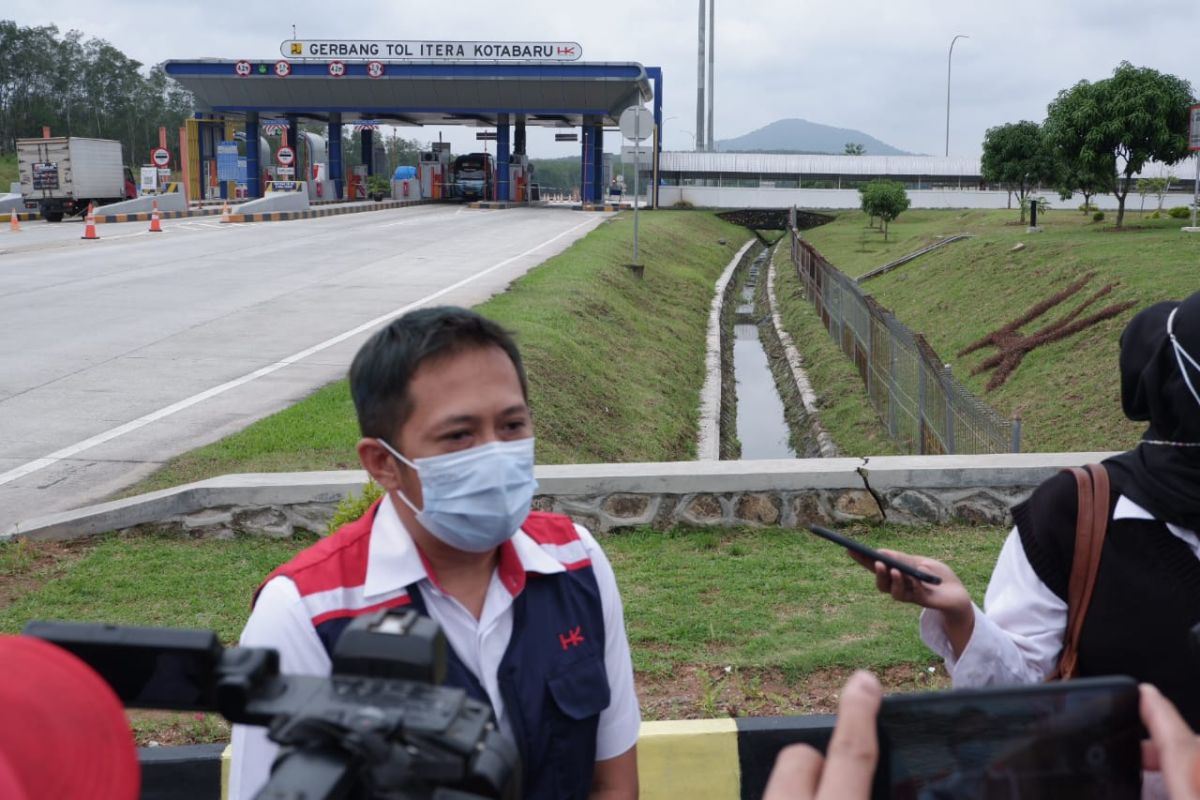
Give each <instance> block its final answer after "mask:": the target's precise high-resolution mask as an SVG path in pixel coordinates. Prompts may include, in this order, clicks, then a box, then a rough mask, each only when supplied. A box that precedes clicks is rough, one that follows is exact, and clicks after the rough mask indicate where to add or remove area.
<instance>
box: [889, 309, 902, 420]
mask: <svg viewBox="0 0 1200 800" xmlns="http://www.w3.org/2000/svg"><path fill="white" fill-rule="evenodd" d="M887 332H888V431H889V432H890V433H891V435H892V438H893V439H895V438H896V437H897V436H898V435H899V433H900V431H899V430H898V429H897V428H896V398H897V397H898V396H899V394H900V393H899V392H898V391H896V334H895V333H893V332H892V327H891V326H890V325H889V326H888V329H887Z"/></svg>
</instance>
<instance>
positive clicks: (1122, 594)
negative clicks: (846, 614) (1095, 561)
mask: <svg viewBox="0 0 1200 800" xmlns="http://www.w3.org/2000/svg"><path fill="white" fill-rule="evenodd" d="M1120 371H1121V403H1122V406H1123V408H1124V410H1125V414H1126V415H1127V416H1128V417H1129V418H1130V419H1132V420H1136V421H1144V422H1148V423H1149V427H1148V428H1147V429H1146V432H1145V435H1144V436H1143V439H1142V441H1140V442H1139V443H1138V445H1137V447H1135V448H1134V449H1133V450H1130V451H1128V452H1126V453H1121V454H1120V455H1117V456H1114V457H1112V458H1109V459H1107V460H1106V461H1104V466H1105V468H1106V469H1107V472H1108V474H1109V477H1110V497H1109V498H1108V510H1109V514H1108V516H1109V519H1108V525H1107V532H1106V535H1105V538H1104V546H1103V549H1102V550H1101V555H1100V562H1099V567H1098V570H1097V573H1096V582H1095V589H1094V591H1093V594H1092V598H1091V602H1090V605H1089V606H1088V609H1087V614H1086V616H1085V617H1084V621H1083V627H1082V629H1081V631H1080V636H1079V642H1078V645H1079V647H1078V664H1077V666H1078V670H1077V674H1078V675H1080V676H1087V675H1114V674H1120V675H1130V676H1132V677H1134V678H1136V679H1138V680H1140V681H1144V682H1147V683H1152V684H1155V685H1156V686H1158V687H1159V689H1161V690H1162V692H1163V694H1165V695H1166V696H1167V697H1168V698H1169V699H1171V700H1172V701H1174V703H1175V704H1176V705H1177V706H1178V707H1179V710H1180V712H1181V713H1182V714H1183V715H1184V717H1185V718H1186V719H1187V720H1188V722H1189V723H1190V724H1191V726H1192V727H1193V728H1200V681H1197V680H1196V676H1197V675H1200V660H1198V659H1197V657H1196V656H1194V655H1192V651H1193V649H1194V648H1193V645H1192V641H1191V637H1190V636H1189V633H1190V631H1191V630H1192V628H1193V627H1195V626H1197V625H1200V537H1198V536H1197V532H1200V292H1197V293H1196V294H1193V295H1192V296H1191V297H1189V298H1188V299H1186V300H1184V301H1182V302H1165V303H1157V304H1155V305H1153V306H1150V307H1149V308H1147V309H1145V310H1143V311H1141V312H1140V313H1138V314H1137V315H1136V316H1135V317H1134V318H1133V319H1132V320H1131V321H1130V323H1129V325H1128V326H1126V328H1125V331H1124V333H1123V334H1122V335H1121V354H1120ZM1077 511H1078V497H1077V489H1076V483H1075V479H1074V478H1073V477H1072V476H1071V475H1070V474H1069V473H1067V472H1062V473H1059V474H1058V475H1055V476H1054V477H1053V478H1050V479H1049V480H1047V481H1046V482H1045V483H1043V484H1042V485H1041V486H1039V487H1038V488H1037V489H1036V490H1035V491H1034V492H1033V494H1032V495H1031V496H1030V497H1029V499H1028V500H1026V501H1025V502H1023V503H1020V504H1019V505H1017V506H1016V507H1015V508H1014V509H1013V519H1014V520H1015V522H1016V526H1015V527H1014V528H1013V530H1012V533H1010V534H1009V537H1008V539H1007V540H1006V541H1005V543H1004V547H1003V549H1002V550H1001V552H1000V556H999V558H998V559H997V562H996V567H995V569H994V570H993V572H992V578H991V582H990V583H989V585H988V590H987V595H986V598H985V601H984V607H985V608H986V609H987V611H986V613H984V611H982V610H980V609H979V608H978V607H977V606H975V605H974V604H973V603H972V602H971V598H970V596H969V595H968V593H967V591H966V589H965V588H963V585H962V583H961V582H960V581H959V580H958V578H957V577H956V576H955V575H954V572H953V571H951V570H950V568H949V567H947V566H946V565H945V564H942V563H940V562H937V561H934V560H932V559H926V558H922V557H920V556H909V555H905V554H895V555H897V556H898V557H900V558H902V559H905V560H907V561H909V562H910V563H912V564H914V565H915V566H917V567H918V568H920V569H922V570H925V571H927V572H932V573H934V574H936V575H938V576H940V577H941V578H942V583H941V584H940V585H937V586H932V585H929V584H926V583H920V582H917V581H913V580H912V579H910V578H906V577H905V576H902V575H901V574H900V573H899V572H898V571H897V570H888V569H887V568H886V567H885V566H884V565H883V564H879V563H870V562H863V561H861V559H858V560H860V563H863V566H865V567H867V568H868V569H871V570H872V571H873V572H874V573H875V576H876V585H877V586H878V588H879V590H880V591H882V592H885V593H888V594H891V595H892V596H893V597H894V598H896V599H897V600H901V601H905V602H911V603H916V604H918V605H921V606H923V607H924V608H925V609H926V610H925V611H924V612H922V614H921V638H922V639H923V640H924V641H925V643H926V644H927V645H929V646H930V647H931V648H932V649H933V650H935V651H936V652H938V653H939V654H940V655H942V656H943V657H944V658H945V659H946V667H947V669H948V670H949V671H950V674H951V677H952V678H953V680H954V685H955V686H956V687H962V686H982V685H989V684H1018V683H1036V682H1039V681H1043V680H1046V679H1047V678H1049V677H1051V676H1052V675H1053V674H1054V673H1055V670H1056V668H1057V666H1058V659H1059V656H1060V654H1061V651H1062V649H1063V642H1064V640H1065V637H1066V627H1067V597H1068V583H1069V578H1070V574H1071V564H1072V561H1073V559H1074V546H1075V525H1076V516H1077Z"/></svg>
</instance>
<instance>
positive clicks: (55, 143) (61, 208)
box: [17, 136, 137, 222]
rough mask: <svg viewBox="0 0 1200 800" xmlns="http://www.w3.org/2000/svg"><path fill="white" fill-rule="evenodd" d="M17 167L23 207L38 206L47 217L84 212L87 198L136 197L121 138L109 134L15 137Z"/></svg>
mask: <svg viewBox="0 0 1200 800" xmlns="http://www.w3.org/2000/svg"><path fill="white" fill-rule="evenodd" d="M17 166H18V169H19V172H20V177H21V196H22V197H23V198H24V202H25V208H27V209H36V210H38V211H40V212H41V215H42V219H44V220H46V221H47V222H61V221H62V218H63V217H64V216H68V215H74V214H82V213H84V212H85V211H87V208H88V205H89V204H91V203H95V204H96V205H98V206H102V205H104V204H105V203H115V202H117V201H119V200H126V199H130V198H133V197H136V196H137V185H136V184H135V183H134V182H133V175H132V173H130V172H129V170H128V169H127V168H126V166H125V162H124V160H123V159H122V157H121V143H120V142H116V141H112V140H110V139H84V138H82V137H79V136H71V137H66V136H55V137H51V138H48V139H18V140H17Z"/></svg>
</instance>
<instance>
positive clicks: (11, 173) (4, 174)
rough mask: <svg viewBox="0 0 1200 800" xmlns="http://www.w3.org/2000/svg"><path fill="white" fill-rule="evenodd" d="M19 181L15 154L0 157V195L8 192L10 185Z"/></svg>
mask: <svg viewBox="0 0 1200 800" xmlns="http://www.w3.org/2000/svg"><path fill="white" fill-rule="evenodd" d="M18 180H20V176H19V174H18V170H17V154H16V153H10V154H8V155H3V156H0V194H3V193H4V192H7V191H8V187H9V185H10V184H13V183H16V182H17V181H18Z"/></svg>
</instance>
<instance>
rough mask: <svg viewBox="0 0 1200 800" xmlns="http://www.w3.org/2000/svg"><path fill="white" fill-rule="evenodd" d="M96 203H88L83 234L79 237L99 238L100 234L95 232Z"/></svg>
mask: <svg viewBox="0 0 1200 800" xmlns="http://www.w3.org/2000/svg"><path fill="white" fill-rule="evenodd" d="M95 209H96V204H95V203H88V210H87V218H86V220H85V222H86V224H85V225H84V227H83V236H81V237H80V238H81V239H99V238H100V236H99V235H98V234H97V233H96V211H95Z"/></svg>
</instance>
